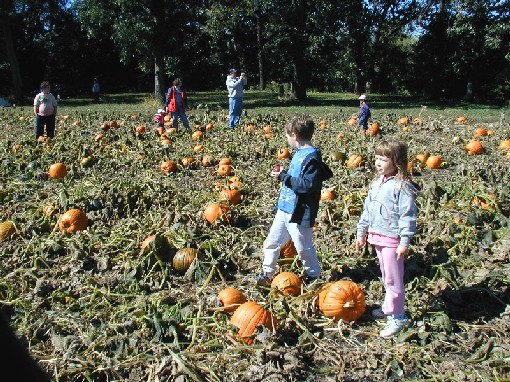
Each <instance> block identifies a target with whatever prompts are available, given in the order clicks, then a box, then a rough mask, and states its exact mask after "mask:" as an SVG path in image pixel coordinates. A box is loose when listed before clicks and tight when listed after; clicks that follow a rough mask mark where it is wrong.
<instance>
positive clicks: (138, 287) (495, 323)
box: [0, 91, 510, 382]
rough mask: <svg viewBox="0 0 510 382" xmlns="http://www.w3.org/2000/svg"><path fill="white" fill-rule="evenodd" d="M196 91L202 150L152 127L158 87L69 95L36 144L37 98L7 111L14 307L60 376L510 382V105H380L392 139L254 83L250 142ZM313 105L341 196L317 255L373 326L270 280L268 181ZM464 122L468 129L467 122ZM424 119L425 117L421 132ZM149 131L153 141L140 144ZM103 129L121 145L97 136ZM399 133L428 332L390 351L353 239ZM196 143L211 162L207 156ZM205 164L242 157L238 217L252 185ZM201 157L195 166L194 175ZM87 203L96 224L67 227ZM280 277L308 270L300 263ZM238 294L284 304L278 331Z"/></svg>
mask: <svg viewBox="0 0 510 382" xmlns="http://www.w3.org/2000/svg"><path fill="white" fill-rule="evenodd" d="M189 96H190V100H191V109H190V111H189V113H188V115H189V117H190V120H191V121H192V126H193V125H195V124H196V125H197V126H196V128H201V129H203V128H204V127H205V126H206V124H207V123H212V124H213V128H212V129H210V130H208V131H206V133H205V136H204V137H203V138H202V139H201V140H198V141H197V140H194V139H193V138H192V136H191V135H190V134H189V133H186V132H183V131H182V130H179V131H177V132H172V131H171V130H169V131H168V132H167V133H166V134H167V135H168V138H169V139H170V140H171V143H166V144H163V141H162V137H161V136H160V135H159V134H158V133H157V131H156V129H155V126H154V123H153V122H152V118H153V114H154V112H155V111H156V109H157V108H158V107H159V105H158V103H157V102H155V101H154V100H153V99H151V97H150V96H147V95H145V94H120V95H113V94H112V95H109V94H107V95H105V96H104V98H103V100H102V103H101V104H99V105H94V104H91V103H90V100H88V99H79V98H78V99H69V100H62V101H61V102H60V104H59V105H60V106H59V118H58V128H57V136H56V137H55V139H53V140H52V141H49V142H42V143H36V142H35V141H34V137H33V116H32V110H31V108H30V107H27V106H24V107H15V108H3V109H0V142H1V143H0V164H1V173H0V174H1V175H0V179H1V184H2V188H1V190H0V220H1V221H7V220H9V221H13V222H14V224H15V226H16V230H17V234H16V235H15V236H13V237H12V238H6V239H5V240H3V241H1V242H0V279H1V282H0V301H1V306H2V309H3V310H4V311H6V312H7V313H8V314H9V316H10V319H11V325H12V326H13V327H14V328H15V329H16V330H17V331H18V332H19V333H20V335H21V337H22V339H23V341H24V343H25V344H26V345H27V347H28V348H29V349H30V352H31V354H32V355H33V356H34V357H35V358H36V359H37V360H38V361H39V363H40V365H41V366H42V367H44V368H45V369H46V370H47V371H48V372H49V373H50V374H51V375H53V377H54V379H55V380H58V381H114V380H115V381H164V380H168V381H174V380H176V381H234V380H235V381H321V382H322V381H382V380H393V381H397V380H406V381H417V380H420V381H439V380H441V381H484V382H485V381H508V380H509V379H510V367H509V359H510V338H509V336H508V333H509V332H510V316H509V315H510V308H509V303H510V290H509V288H508V285H509V277H508V275H509V274H510V261H509V253H510V229H509V214H510V197H509V194H508V184H509V183H510V172H509V171H508V170H509V163H510V162H509V161H510V158H509V154H508V151H505V150H503V149H500V145H501V142H502V141H504V140H508V139H510V124H509V122H508V120H507V118H506V115H507V114H508V109H500V108H490V107H484V106H476V105H463V104H445V105H437V104H435V105H434V104H427V105H422V104H421V103H420V102H419V101H416V100H413V99H410V98H405V97H396V96H395V97H393V96H383V95H377V94H375V95H373V96H372V99H373V101H372V103H371V105H372V110H373V119H374V120H376V121H378V122H379V123H380V126H381V132H380V133H379V134H378V135H376V136H374V137H370V136H364V135H362V134H361V133H360V132H359V131H358V130H357V129H356V128H354V127H352V126H349V125H348V120H349V118H350V117H351V116H352V115H353V113H356V112H357V110H358V102H357V100H356V97H355V96H354V95H353V94H327V93H311V94H310V103H307V104H301V105H300V104H289V103H287V102H284V101H280V100H278V98H277V96H276V95H275V94H272V93H269V92H257V91H248V92H247V94H246V98H245V106H246V113H247V114H246V116H245V117H244V118H243V121H242V126H240V127H239V128H238V129H237V130H235V131H228V130H227V128H226V118H227V114H228V112H227V110H226V106H227V102H226V97H225V94H224V92H214V93H190V95H189ZM295 112H306V113H309V114H311V115H312V116H313V117H314V120H315V121H316V126H317V130H316V133H315V135H314V143H315V144H316V145H317V146H318V147H320V148H321V149H322V152H323V155H324V159H325V161H326V162H327V163H328V165H329V166H330V167H331V168H332V170H333V172H334V177H333V178H332V179H331V180H329V181H328V182H327V184H326V185H325V188H327V189H330V190H332V191H334V193H335V194H336V199H334V200H331V201H322V202H321V206H320V216H319V218H318V221H317V225H316V227H315V228H316V236H315V244H316V247H317V251H318V254H319V256H320V260H321V266H322V269H323V277H324V282H325V283H326V282H333V281H337V280H341V279H349V280H352V281H354V282H356V283H358V284H359V285H360V287H361V288H362V289H363V290H364V293H365V299H366V302H367V311H366V313H365V314H364V315H363V316H362V317H361V318H360V319H359V320H358V321H356V322H342V321H340V322H333V321H331V320H328V319H327V318H325V317H324V316H323V315H322V314H321V312H320V311H318V310H317V308H316V307H315V300H316V295H317V292H318V289H317V288H315V289H314V288H311V289H305V290H304V291H303V292H304V293H303V295H301V296H298V297H283V296H281V294H279V293H278V292H277V291H276V290H272V291H268V290H262V289H259V288H256V287H255V286H254V285H253V282H252V278H253V276H254V275H255V274H257V273H258V272H259V269H260V264H261V247H262V242H263V240H264V238H265V235H266V234H267V230H268V228H269V225H270V223H271V219H272V216H273V215H272V210H273V206H274V202H275V199H276V196H277V193H278V190H279V184H278V183H277V182H275V181H274V179H272V178H270V177H269V176H268V172H269V170H270V169H271V168H272V167H273V166H274V165H275V164H276V163H280V164H282V165H283V166H286V165H288V159H287V160H278V159H277V157H276V153H277V151H278V149H280V148H282V147H285V146H286V141H285V138H284V135H283V124H284V123H285V121H286V120H287V119H288V117H289V116H290V115H292V114H293V113H295ZM461 115H463V116H466V117H467V122H466V123H460V122H458V121H457V118H458V117H459V116H461ZM402 116H408V117H410V119H411V123H409V124H408V125H407V127H406V128H405V129H404V126H403V125H401V124H398V123H397V121H398V120H399V119H400V118H401V117H402ZM417 117H420V118H421V122H419V123H418V121H417V122H416V123H412V121H413V120H414V119H415V118H417ZM110 121H115V122H116V125H117V127H109V123H110ZM322 121H324V122H322ZM249 123H252V124H254V126H255V128H254V130H253V131H249V130H248V129H247V126H248V124H249ZM107 124H108V125H107ZM141 125H143V126H144V127H145V128H146V131H145V132H144V133H137V132H136V130H135V129H136V127H137V126H141ZM267 126H271V127H270V128H268V127H267ZM264 128H265V129H266V131H269V130H270V134H268V133H267V132H265V131H264V130H263V129H264ZM479 128H483V129H485V131H487V132H488V134H487V135H483V136H479V137H476V139H477V140H479V141H480V142H481V143H482V145H483V153H482V154H480V155H468V154H467V153H466V151H465V146H466V144H467V143H468V142H469V141H471V140H472V139H473V136H474V133H475V131H476V129H479ZM98 134H104V138H103V139H101V140H97V141H96V138H97V136H98ZM390 136H391V137H399V138H400V139H403V140H405V141H406V142H407V143H408V145H409V154H410V155H409V156H410V159H412V162H413V164H414V171H413V174H414V175H413V177H414V180H415V181H416V182H418V183H419V184H420V185H422V187H423V192H422V193H421V194H420V196H419V198H418V201H417V202H418V205H419V209H420V213H419V220H418V227H419V228H418V233H417V235H416V237H415V238H414V242H413V245H412V247H411V253H410V255H409V256H408V258H407V260H406V274H405V281H406V293H407V311H408V313H409V315H410V317H411V318H412V325H411V326H410V328H409V329H408V330H406V331H404V332H402V333H401V334H400V335H399V336H398V337H396V338H395V339H392V340H382V339H380V338H379V337H378V332H379V330H380V327H381V326H380V323H378V322H376V321H374V320H373V319H372V318H371V317H370V310H371V308H372V307H374V306H377V304H379V303H380V301H381V299H382V297H383V290H382V285H381V283H380V280H379V270H378V265H377V262H376V258H375V256H374V254H373V253H372V252H371V251H369V250H367V251H364V252H363V253H356V252H355V251H354V246H353V243H354V234H355V225H356V222H357V219H358V218H359V213H360V210H361V208H362V203H363V197H364V192H365V191H366V190H367V187H368V185H369V183H370V181H371V180H372V179H373V165H372V163H373V151H374V148H375V146H376V145H377V143H378V142H379V141H380V140H381V139H383V138H385V137H390ZM197 144H203V146H204V148H203V150H202V151H194V149H195V148H196V146H197ZM423 153H428V154H430V155H438V156H441V160H442V165H441V168H439V169H435V170H432V169H430V168H428V167H426V166H425V165H423V164H422V163H420V162H418V161H417V160H416V159H415V157H416V155H417V154H423ZM354 154H359V155H361V156H362V157H363V158H364V162H363V165H362V166H360V167H358V168H348V167H347V166H346V162H345V159H347V158H349V157H350V156H351V155H354ZM205 155H210V156H211V157H212V159H213V162H214V164H216V163H217V162H218V161H219V159H220V158H223V157H229V158H231V160H232V163H233V173H232V174H231V176H237V177H238V178H239V182H240V185H237V186H236V187H238V188H239V189H240V191H241V194H242V199H241V203H239V204H237V205H232V206H230V211H231V213H232V220H231V222H230V223H229V224H225V223H223V224H222V223H220V224H209V223H208V222H207V221H205V219H204V218H203V215H202V213H203V211H204V209H205V207H206V206H207V205H208V204H210V203H212V202H218V201H220V200H221V197H220V196H219V192H218V190H217V188H218V187H219V188H229V187H233V186H232V180H231V176H229V177H222V176H220V175H218V174H217V172H216V168H217V167H216V165H214V166H211V167H205V166H203V165H202V164H201V160H202V159H203V157H204V156H205ZM84 158H90V160H89V161H85V162H84V161H83V159H84ZM184 158H193V159H194V160H195V163H194V164H192V165H189V166H188V165H184V164H183V163H184V162H183V161H182V160H183V159H184ZM167 160H173V161H175V162H176V163H177V164H178V169H177V171H176V172H174V173H170V174H164V173H162V172H161V170H160V164H161V162H162V161H167ZM55 162H63V163H64V164H65V165H66V167H67V170H68V174H67V176H66V177H64V178H62V179H51V178H49V177H48V168H49V166H50V165H51V164H53V163H55ZM188 162H189V160H188ZM70 208H79V209H81V210H82V211H84V212H85V213H86V214H87V217H88V219H89V222H88V227H87V229H86V230H83V231H80V232H77V233H75V234H73V235H65V234H64V233H62V232H60V230H59V228H58V221H59V219H60V217H61V216H62V214H64V213H65V212H66V211H67V210H68V209H70ZM150 235H154V240H153V241H152V242H151V244H150V245H149V246H148V247H147V248H146V249H145V250H141V243H142V242H143V241H144V239H146V238H147V237H148V236H150ZM184 247H192V248H196V249H197V250H198V252H199V256H198V257H197V259H196V260H195V262H194V263H193V264H192V265H191V267H190V268H189V270H188V271H187V272H186V273H182V272H178V271H176V269H174V267H173V266H172V258H173V256H174V255H175V253H176V251H177V250H178V249H180V248H184ZM281 269H282V270H290V271H294V272H296V273H298V274H299V273H300V272H301V267H300V266H299V263H298V262H297V261H296V262H294V263H293V264H291V265H289V264H283V263H282V264H281ZM226 286H231V287H236V288H239V289H240V290H241V291H242V292H243V293H244V294H245V295H246V297H247V298H248V299H250V300H254V301H257V302H260V303H261V304H263V305H264V306H265V307H267V308H268V309H269V310H271V312H272V313H273V314H274V316H275V317H276V319H277V320H278V329H277V330H276V331H275V332H274V333H273V332H269V331H267V330H263V331H261V332H260V333H259V334H258V335H257V338H256V339H255V344H254V345H250V346H248V345H246V344H244V343H243V342H242V341H241V340H240V339H239V338H237V337H236V329H235V328H234V327H232V326H231V325H230V324H229V315H228V314H227V313H225V312H223V311H222V310H221V307H219V305H218V302H217V299H216V296H217V293H218V292H219V291H220V290H221V289H223V288H224V287H226Z"/></svg>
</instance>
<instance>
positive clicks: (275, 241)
mask: <svg viewBox="0 0 510 382" xmlns="http://www.w3.org/2000/svg"><path fill="white" fill-rule="evenodd" d="M314 130H315V124H314V122H313V119H312V118H311V117H309V116H307V115H303V114H298V115H296V116H294V117H292V118H291V119H290V120H289V121H288V122H287V123H286V124H285V135H286V137H287V142H288V144H289V146H290V147H291V148H292V149H294V150H295V151H294V155H293V157H292V160H291V162H290V165H289V169H288V170H281V168H279V167H278V168H274V169H273V171H272V172H271V176H273V177H275V178H277V179H278V180H279V181H281V182H282V186H281V189H280V195H279V196H278V200H277V202H276V207H275V212H276V214H275V217H274V220H273V223H272V225H271V228H270V230H269V234H268V235H267V238H266V240H265V241H264V249H263V253H264V260H263V263H262V273H261V274H260V275H258V276H257V277H256V279H255V281H256V283H257V285H259V286H263V287H268V286H270V285H271V280H272V278H273V276H274V275H275V273H276V265H277V262H278V258H279V256H280V249H281V247H282V246H283V245H284V244H286V243H287V242H288V241H289V239H292V241H293V243H294V246H295V248H296V251H297V254H298V257H299V259H300V260H301V263H302V265H303V268H304V272H305V276H304V278H303V279H304V282H305V284H307V285H310V284H311V283H313V282H314V281H315V280H317V279H319V278H320V275H321V267H320V263H319V259H318V257H317V253H316V251H315V247H314V244H313V225H314V223H315V219H316V217H317V213H318V210H319V201H320V197H321V190H322V183H323V181H325V180H327V179H329V178H331V177H332V176H333V173H332V172H331V170H330V169H329V167H328V166H327V165H326V164H325V163H324V162H323V161H322V156H321V152H320V150H319V149H318V148H317V147H315V146H313V145H312V142H311V139H312V135H313V133H314Z"/></svg>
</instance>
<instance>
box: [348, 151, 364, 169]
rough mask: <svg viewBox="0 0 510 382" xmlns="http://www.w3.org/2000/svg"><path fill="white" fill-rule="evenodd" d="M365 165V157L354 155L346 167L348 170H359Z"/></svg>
mask: <svg viewBox="0 0 510 382" xmlns="http://www.w3.org/2000/svg"><path fill="white" fill-rule="evenodd" d="M362 164H363V156H361V155H360V154H352V155H351V156H350V157H349V159H347V163H346V166H347V167H348V168H357V167H360V166H361V165H362Z"/></svg>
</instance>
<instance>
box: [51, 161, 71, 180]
mask: <svg viewBox="0 0 510 382" xmlns="http://www.w3.org/2000/svg"><path fill="white" fill-rule="evenodd" d="M48 175H49V177H50V178H53V179H60V178H64V177H65V176H66V175H67V168H66V165H65V164H64V163H62V162H59V163H53V164H52V165H51V166H50V168H49V170H48Z"/></svg>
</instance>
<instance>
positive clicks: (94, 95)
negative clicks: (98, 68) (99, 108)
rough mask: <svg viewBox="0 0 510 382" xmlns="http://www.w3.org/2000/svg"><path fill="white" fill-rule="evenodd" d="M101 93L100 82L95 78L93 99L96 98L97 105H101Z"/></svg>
mask: <svg viewBox="0 0 510 382" xmlns="http://www.w3.org/2000/svg"><path fill="white" fill-rule="evenodd" d="M100 91H101V86H100V85H99V81H98V80H97V78H94V84H93V85H92V97H93V98H94V102H95V103H99V92H100Z"/></svg>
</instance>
